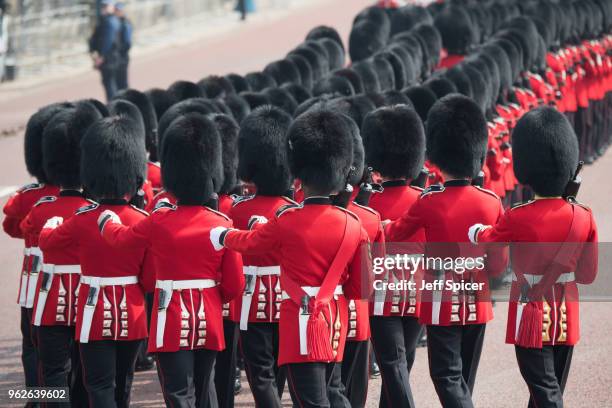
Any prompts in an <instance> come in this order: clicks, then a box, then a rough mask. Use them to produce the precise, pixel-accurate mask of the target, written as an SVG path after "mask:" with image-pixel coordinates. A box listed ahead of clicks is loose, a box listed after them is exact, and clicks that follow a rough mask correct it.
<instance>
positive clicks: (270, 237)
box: [223, 218, 281, 255]
mask: <svg viewBox="0 0 612 408" xmlns="http://www.w3.org/2000/svg"><path fill="white" fill-rule="evenodd" d="M259 225H260V226H256V228H255V229H253V230H251V231H238V230H234V229H232V230H229V231H227V233H226V234H225V237H224V239H223V246H224V247H226V248H229V249H232V250H234V251H237V252H240V253H242V254H248V255H258V254H263V253H266V252H269V251H272V250H274V249H277V248H278V247H279V246H280V242H281V236H280V234H281V231H280V226H279V225H278V218H274V219H272V220H270V221H269V222H267V223H265V224H259Z"/></svg>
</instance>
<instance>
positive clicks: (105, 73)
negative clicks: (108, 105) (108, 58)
mask: <svg viewBox="0 0 612 408" xmlns="http://www.w3.org/2000/svg"><path fill="white" fill-rule="evenodd" d="M100 75H102V86H103V87H104V92H105V94H106V101H107V102H108V101H110V100H111V99H113V96H115V94H116V93H117V66H116V64H108V63H105V64H102V66H101V67H100Z"/></svg>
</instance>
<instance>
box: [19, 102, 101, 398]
mask: <svg viewBox="0 0 612 408" xmlns="http://www.w3.org/2000/svg"><path fill="white" fill-rule="evenodd" d="M101 118H102V116H101V115H100V113H99V112H98V111H97V110H96V108H95V107H94V106H92V105H90V104H89V103H87V102H81V103H79V104H77V105H76V107H75V108H71V109H65V110H64V111H62V112H59V113H58V114H56V115H55V116H53V119H51V120H50V121H49V123H48V124H47V126H46V127H45V131H44V135H43V140H42V147H43V168H44V171H45V174H46V175H47V177H48V179H49V181H50V182H51V183H52V184H53V185H56V186H59V187H60V192H59V194H57V195H52V196H45V197H42V198H41V199H40V200H38V202H37V203H36V204H35V205H34V207H33V208H32V210H31V211H30V213H29V214H28V216H27V217H26V218H25V219H24V220H23V221H22V223H21V229H22V231H23V234H24V235H25V236H29V237H32V238H31V239H32V241H33V242H38V235H39V234H40V231H41V230H42V228H43V225H44V224H45V223H46V221H47V220H48V219H49V218H52V217H62V218H64V219H68V218H70V217H71V216H72V215H73V214H74V213H75V211H76V210H78V209H79V208H81V207H84V206H86V205H88V204H89V203H88V202H87V200H85V198H84V197H83V193H82V192H81V179H80V171H79V166H80V164H81V163H80V156H81V154H80V153H81V152H80V144H79V143H80V140H81V138H82V136H83V134H84V133H85V132H86V131H87V129H88V128H89V126H91V124H93V122H95V121H96V120H98V119H101ZM42 254H43V258H42V263H43V265H42V268H41V272H40V276H41V277H42V278H41V279H38V284H37V287H36V296H35V298H34V307H33V311H32V314H33V319H32V324H33V325H34V326H38V329H37V330H36V340H37V341H36V343H37V347H38V357H39V361H40V367H41V373H40V380H41V385H44V386H45V387H70V400H71V404H72V406H75V407H79V406H86V405H87V397H86V395H85V390H84V389H83V382H82V373H81V368H80V365H81V364H80V358H79V355H78V349H77V347H76V345H75V342H74V326H75V322H76V299H77V287H78V286H79V281H80V272H81V267H80V260H79V253H78V251H77V250H76V248H75V247H73V246H71V247H67V248H62V249H61V250H55V251H42Z"/></svg>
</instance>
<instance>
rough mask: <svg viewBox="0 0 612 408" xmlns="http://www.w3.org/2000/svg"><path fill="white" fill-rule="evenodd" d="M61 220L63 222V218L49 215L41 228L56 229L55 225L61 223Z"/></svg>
mask: <svg viewBox="0 0 612 408" xmlns="http://www.w3.org/2000/svg"><path fill="white" fill-rule="evenodd" d="M63 222H64V219H63V218H62V217H51V218H49V219H48V220H47V222H45V225H44V226H43V229H44V228H50V229H56V228H57V227H59V226H60V225H62V223H63Z"/></svg>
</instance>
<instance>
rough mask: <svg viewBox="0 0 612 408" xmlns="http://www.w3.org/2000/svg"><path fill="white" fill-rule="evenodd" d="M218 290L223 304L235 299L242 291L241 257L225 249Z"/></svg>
mask: <svg viewBox="0 0 612 408" xmlns="http://www.w3.org/2000/svg"><path fill="white" fill-rule="evenodd" d="M219 289H220V291H221V297H222V298H223V302H224V303H227V302H229V301H230V300H232V299H235V298H237V297H238V296H240V294H241V293H242V291H243V290H244V274H243V273H242V257H241V256H240V254H238V253H237V252H235V251H232V250H231V249H226V250H225V252H224V254H223V259H222V261H221V278H220V284H219Z"/></svg>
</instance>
